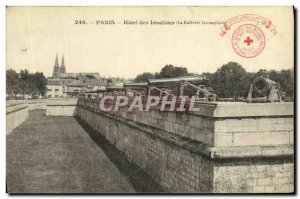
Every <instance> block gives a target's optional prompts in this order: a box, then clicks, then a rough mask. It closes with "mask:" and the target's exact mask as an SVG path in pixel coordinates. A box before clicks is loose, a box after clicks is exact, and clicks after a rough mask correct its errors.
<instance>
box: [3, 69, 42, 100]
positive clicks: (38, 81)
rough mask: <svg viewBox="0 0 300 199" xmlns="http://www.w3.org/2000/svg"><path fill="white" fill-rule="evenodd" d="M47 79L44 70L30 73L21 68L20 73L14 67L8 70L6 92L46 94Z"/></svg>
mask: <svg viewBox="0 0 300 199" xmlns="http://www.w3.org/2000/svg"><path fill="white" fill-rule="evenodd" d="M46 85H47V79H46V77H45V76H44V74H43V73H42V72H36V73H29V72H28V70H21V71H20V73H19V74H18V73H17V72H16V71H14V70H13V69H9V70H7V71H6V93H8V94H21V93H22V94H33V93H40V94H42V95H44V94H45V92H46V90H47V87H46Z"/></svg>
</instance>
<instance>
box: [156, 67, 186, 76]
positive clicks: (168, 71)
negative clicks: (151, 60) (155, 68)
mask: <svg viewBox="0 0 300 199" xmlns="http://www.w3.org/2000/svg"><path fill="white" fill-rule="evenodd" d="M185 75H188V71H187V69H186V68H185V67H178V66H173V65H171V64H168V65H166V66H165V67H163V68H162V69H161V71H160V73H159V75H158V78H171V77H182V76H185Z"/></svg>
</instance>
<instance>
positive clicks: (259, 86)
mask: <svg viewBox="0 0 300 199" xmlns="http://www.w3.org/2000/svg"><path fill="white" fill-rule="evenodd" d="M282 101H284V95H283V92H282V90H281V86H280V84H279V83H276V82H274V81H272V80H270V79H268V78H264V77H257V78H256V79H255V80H254V81H253V83H252V84H251V86H250V89H249V92H248V96H247V102H248V103H251V102H254V103H255V102H271V103H272V102H282Z"/></svg>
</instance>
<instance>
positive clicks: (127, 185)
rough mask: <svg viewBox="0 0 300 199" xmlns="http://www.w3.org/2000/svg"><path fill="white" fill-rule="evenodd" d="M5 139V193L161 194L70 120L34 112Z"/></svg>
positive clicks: (101, 141) (97, 137)
mask: <svg viewBox="0 0 300 199" xmlns="http://www.w3.org/2000/svg"><path fill="white" fill-rule="evenodd" d="M6 139H7V147H6V152H7V161H6V162H7V163H6V164H7V166H6V168H7V176H6V177H7V191H8V192H9V193H95V192H105V193H108V192H118V193H120V192H121V193H124V192H161V189H160V187H159V186H157V185H156V184H155V183H154V182H153V181H152V180H151V178H150V177H149V176H148V175H147V174H145V173H144V172H143V171H141V169H139V168H137V167H136V166H134V165H132V164H131V163H129V162H128V161H127V160H126V159H125V158H124V157H123V156H122V155H121V154H120V153H119V152H118V151H116V150H115V149H114V147H113V146H112V145H110V144H108V143H107V142H106V141H105V139H104V138H103V137H101V136H100V135H99V134H96V133H94V132H93V131H92V130H91V129H89V127H87V126H85V125H84V124H81V123H80V122H79V121H78V120H77V119H76V118H74V117H63V116H57V117H54V116H45V111H43V110H35V111H32V112H30V115H29V119H27V120H26V121H25V122H24V123H23V124H22V125H20V126H19V127H18V128H16V129H15V130H14V131H13V132H12V133H11V134H9V135H8V136H7V138H6Z"/></svg>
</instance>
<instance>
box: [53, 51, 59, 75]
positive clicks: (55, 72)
mask: <svg viewBox="0 0 300 199" xmlns="http://www.w3.org/2000/svg"><path fill="white" fill-rule="evenodd" d="M59 75H60V69H59V64H58V58H57V53H56V58H55V64H54V69H53V73H52V77H58V76H59Z"/></svg>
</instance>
